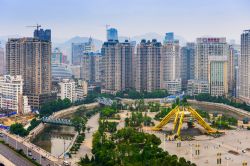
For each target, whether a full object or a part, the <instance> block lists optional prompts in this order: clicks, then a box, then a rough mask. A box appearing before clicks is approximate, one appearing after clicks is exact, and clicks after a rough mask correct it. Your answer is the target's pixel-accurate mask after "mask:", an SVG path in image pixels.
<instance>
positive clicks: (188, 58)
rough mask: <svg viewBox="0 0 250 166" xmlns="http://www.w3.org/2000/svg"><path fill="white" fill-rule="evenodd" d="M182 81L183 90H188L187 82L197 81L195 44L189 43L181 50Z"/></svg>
mask: <svg viewBox="0 0 250 166" xmlns="http://www.w3.org/2000/svg"><path fill="white" fill-rule="evenodd" d="M180 68H181V81H182V89H183V90H186V89H187V82H188V80H190V79H195V76H194V71H195V43H187V44H186V46H184V47H182V48H181V63H180Z"/></svg>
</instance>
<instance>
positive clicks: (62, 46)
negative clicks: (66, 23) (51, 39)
mask: <svg viewBox="0 0 250 166" xmlns="http://www.w3.org/2000/svg"><path fill="white" fill-rule="evenodd" d="M92 39H93V42H94V45H95V48H96V50H100V49H101V47H102V43H103V42H102V41H101V40H98V39H94V38H92ZM88 41H89V37H80V36H75V37H73V38H71V39H69V40H67V41H65V42H63V43H52V47H53V48H56V47H59V48H60V49H61V50H62V51H63V53H65V54H66V55H68V60H71V45H72V43H85V42H88Z"/></svg>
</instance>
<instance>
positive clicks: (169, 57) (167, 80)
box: [161, 33, 181, 94]
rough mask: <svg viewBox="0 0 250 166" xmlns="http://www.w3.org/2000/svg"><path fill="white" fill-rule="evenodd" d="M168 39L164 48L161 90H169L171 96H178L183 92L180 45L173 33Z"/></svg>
mask: <svg viewBox="0 0 250 166" xmlns="http://www.w3.org/2000/svg"><path fill="white" fill-rule="evenodd" d="M167 34H168V33H167ZM166 39H167V40H166V41H165V43H164V45H163V47H162V58H161V59H162V61H161V63H162V69H161V70H162V72H163V77H162V79H163V80H162V84H161V88H163V89H167V90H168V91H169V93H170V94H176V93H179V92H181V71H180V69H181V54H180V45H179V41H178V40H174V36H173V34H172V33H170V34H169V35H168V36H166ZM174 88H176V89H174Z"/></svg>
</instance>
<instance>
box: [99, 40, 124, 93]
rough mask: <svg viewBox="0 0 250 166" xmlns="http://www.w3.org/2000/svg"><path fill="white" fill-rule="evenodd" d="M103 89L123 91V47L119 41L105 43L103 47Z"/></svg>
mask: <svg viewBox="0 0 250 166" xmlns="http://www.w3.org/2000/svg"><path fill="white" fill-rule="evenodd" d="M101 52H102V63H103V87H104V89H106V90H110V91H121V90H122V86H121V85H122V84H121V83H122V79H121V78H122V72H121V70H122V64H121V60H122V57H121V45H120V43H119V42H118V41H108V42H104V44H103V45H102V51H101Z"/></svg>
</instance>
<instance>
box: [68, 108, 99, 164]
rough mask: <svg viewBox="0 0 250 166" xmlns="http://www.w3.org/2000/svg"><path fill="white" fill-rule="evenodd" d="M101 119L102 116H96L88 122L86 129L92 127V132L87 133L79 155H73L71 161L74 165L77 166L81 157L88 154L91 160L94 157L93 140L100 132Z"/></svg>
mask: <svg viewBox="0 0 250 166" xmlns="http://www.w3.org/2000/svg"><path fill="white" fill-rule="evenodd" d="M99 118H100V114H99V113H98V114H96V115H94V116H92V117H91V118H90V119H89V120H88V122H87V125H86V127H90V131H89V132H88V131H87V130H86V131H85V140H84V142H83V143H82V145H81V147H80V149H79V151H78V153H77V154H74V155H72V158H71V159H70V160H69V161H70V162H71V164H72V165H77V164H76V163H77V162H79V160H80V158H81V157H85V155H86V154H87V155H88V156H89V158H91V157H92V155H93V154H92V140H93V134H94V133H95V132H96V131H97V130H98V127H99V123H98V121H99Z"/></svg>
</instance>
